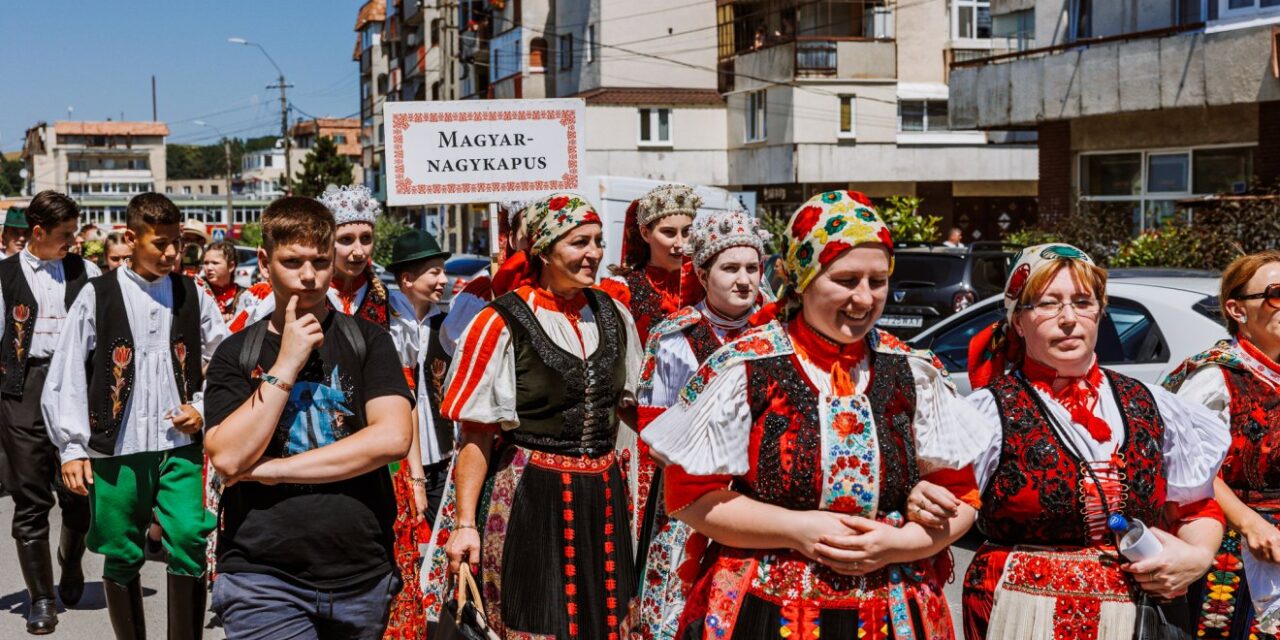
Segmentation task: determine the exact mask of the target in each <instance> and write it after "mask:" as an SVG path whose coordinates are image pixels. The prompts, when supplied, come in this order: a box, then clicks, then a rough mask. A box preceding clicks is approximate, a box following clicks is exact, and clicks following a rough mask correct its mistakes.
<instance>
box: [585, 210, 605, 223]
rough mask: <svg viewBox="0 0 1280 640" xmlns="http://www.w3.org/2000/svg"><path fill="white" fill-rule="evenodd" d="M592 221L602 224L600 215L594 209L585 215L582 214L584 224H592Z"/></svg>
mask: <svg viewBox="0 0 1280 640" xmlns="http://www.w3.org/2000/svg"><path fill="white" fill-rule="evenodd" d="M591 223H595V224H602V223H601V222H600V216H598V215H596V212H594V211H588V212H587V213H586V214H585V215H583V216H582V224H591Z"/></svg>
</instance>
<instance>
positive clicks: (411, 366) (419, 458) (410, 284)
mask: <svg viewBox="0 0 1280 640" xmlns="http://www.w3.org/2000/svg"><path fill="white" fill-rule="evenodd" d="M449 256H450V254H449V253H448V252H446V251H442V250H441V249H440V245H439V244H438V243H437V242H436V239H435V238H433V237H432V236H431V234H429V233H427V232H426V231H421V230H414V231H409V232H408V233H405V234H404V235H402V236H400V237H399V238H396V241H395V244H393V245H392V247H391V263H390V264H388V265H387V268H388V269H390V270H391V272H392V273H394V274H395V276H396V283H397V284H398V285H399V286H400V293H401V294H403V297H400V296H396V297H393V300H399V301H400V303H401V304H402V305H405V308H402V309H398V311H399V314H400V315H399V317H398V318H395V319H394V320H392V323H391V337H392V339H393V340H394V341H395V343H396V348H397V350H399V352H400V358H401V362H402V363H403V365H404V368H405V375H406V376H408V377H409V379H410V380H411V381H412V383H413V385H414V393H416V394H417V398H416V407H417V411H418V429H417V430H416V431H415V432H414V434H413V445H412V447H411V448H410V449H409V475H410V478H411V479H412V480H411V481H412V482H413V496H414V507H415V509H416V514H417V515H419V516H420V517H422V518H425V519H426V520H427V521H428V522H429V523H431V524H434V520H435V514H436V511H437V510H438V509H439V507H440V497H441V495H442V494H443V493H444V485H445V480H446V479H447V474H448V470H449V460H450V459H451V458H452V457H453V448H454V442H455V436H454V427H453V423H452V422H450V421H449V420H448V419H446V418H444V417H443V416H441V415H440V401H441V399H442V395H443V389H444V376H445V373H446V372H448V370H449V360H450V359H449V354H448V352H446V351H445V350H444V348H443V347H442V346H441V344H440V325H441V324H442V323H443V322H444V319H445V315H446V314H444V313H442V312H441V311H440V308H439V307H438V303H439V302H440V299H441V297H443V296H444V290H445V287H447V286H448V284H449V278H448V276H447V275H445V270H444V262H445V260H448V259H449ZM423 542H425V541H423Z"/></svg>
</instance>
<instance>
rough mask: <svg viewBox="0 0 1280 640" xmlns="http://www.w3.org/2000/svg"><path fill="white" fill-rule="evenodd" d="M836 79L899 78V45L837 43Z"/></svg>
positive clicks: (855, 42)
mask: <svg viewBox="0 0 1280 640" xmlns="http://www.w3.org/2000/svg"><path fill="white" fill-rule="evenodd" d="M836 77H839V78H848V79H875V80H886V79H893V78H896V77H898V46H897V43H894V42H861V41H853V42H839V43H836Z"/></svg>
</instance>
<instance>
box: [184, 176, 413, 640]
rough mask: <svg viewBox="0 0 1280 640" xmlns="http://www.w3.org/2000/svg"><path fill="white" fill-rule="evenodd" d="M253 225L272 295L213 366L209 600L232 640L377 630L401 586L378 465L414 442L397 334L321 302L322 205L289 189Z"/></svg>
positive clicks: (326, 250)
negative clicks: (216, 477) (213, 537)
mask: <svg viewBox="0 0 1280 640" xmlns="http://www.w3.org/2000/svg"><path fill="white" fill-rule="evenodd" d="M262 235H263V247H262V248H261V249H259V250H258V253H259V255H258V259H259V261H260V262H261V263H262V264H264V265H266V267H267V269H266V270H267V274H268V277H269V278H270V281H271V285H272V289H273V295H274V296H275V298H276V300H275V302H276V310H275V311H274V312H273V313H272V315H271V316H270V317H269V318H267V319H264V320H262V321H260V322H259V323H257V324H254V325H251V326H249V327H248V328H246V329H245V330H244V331H242V332H240V333H237V334H235V335H234V336H232V337H231V338H230V339H228V340H227V341H226V342H224V343H223V344H222V346H221V347H220V348H219V349H218V351H217V353H216V354H215V355H214V357H213V360H212V362H210V364H209V371H208V374H207V376H206V378H207V387H206V393H205V413H206V417H207V423H208V424H210V425H213V426H212V427H210V428H209V431H208V433H207V435H206V437H205V451H206V453H208V455H209V460H210V461H211V463H212V464H213V467H214V468H215V469H216V470H217V471H218V473H219V474H221V475H222V476H223V477H224V478H226V479H227V485H228V486H227V489H226V491H225V492H224V493H223V495H222V503H221V516H222V530H221V532H220V534H219V538H218V553H217V562H218V565H217V569H218V572H219V577H218V579H217V580H216V581H215V582H214V589H213V599H212V608H213V610H214V611H217V612H218V613H219V614H220V615H221V616H222V622H223V625H224V629H225V630H226V632H227V637H228V638H233V639H234V638H242V637H243V638H250V637H252V638H260V637H290V638H292V637H319V638H370V639H374V638H380V637H381V636H382V633H383V630H384V627H385V626H386V623H387V613H388V607H389V605H390V603H391V600H392V598H393V597H394V596H395V595H396V593H397V592H398V591H399V589H400V586H401V582H400V577H399V575H398V572H397V571H396V565H395V561H394V555H393V552H392V548H393V533H392V525H393V523H394V522H395V517H396V503H395V495H394V492H393V489H392V486H391V478H390V475H389V474H388V472H387V465H388V464H389V463H391V462H394V461H397V460H401V459H403V458H404V457H405V456H406V455H407V454H408V452H409V445H410V442H411V438H412V433H413V432H412V428H413V419H412V413H411V411H412V400H411V398H412V395H411V394H410V392H409V388H408V384H407V383H406V382H405V379H404V375H403V373H402V372H401V371H400V369H399V368H398V367H389V366H386V364H385V363H387V362H398V361H399V359H398V357H397V354H396V350H395V347H394V345H393V344H392V341H391V337H390V335H388V334H387V333H386V332H385V331H383V330H382V329H380V328H379V327H377V326H375V325H373V324H370V323H369V322H367V321H364V320H360V319H358V318H353V317H351V316H343V315H342V314H338V313H335V312H333V311H331V310H330V309H329V308H328V306H327V304H326V299H325V292H326V291H327V290H328V288H329V280H330V278H331V277H332V275H333V235H334V220H333V215H332V214H331V213H330V212H329V210H328V209H326V208H325V207H324V205H322V204H320V203H319V202H317V201H315V200H311V199H309V198H298V197H290V198H282V199H280V200H277V201H276V202H274V203H272V204H271V206H269V207H267V209H266V211H264V212H263V214H262ZM255 354H256V356H257V357H254V355H255Z"/></svg>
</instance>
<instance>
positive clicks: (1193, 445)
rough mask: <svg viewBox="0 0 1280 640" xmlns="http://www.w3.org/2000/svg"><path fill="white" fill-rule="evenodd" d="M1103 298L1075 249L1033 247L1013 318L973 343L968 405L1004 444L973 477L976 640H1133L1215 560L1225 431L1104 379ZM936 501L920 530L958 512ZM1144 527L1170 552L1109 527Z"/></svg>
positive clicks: (968, 624)
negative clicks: (1143, 623)
mask: <svg viewBox="0 0 1280 640" xmlns="http://www.w3.org/2000/svg"><path fill="white" fill-rule="evenodd" d="M1106 284H1107V273H1106V271H1104V270H1102V269H1101V268H1099V267H1097V266H1096V265H1094V263H1093V260H1091V259H1090V258H1089V256H1088V255H1086V254H1085V253H1084V252H1082V251H1080V250H1079V249H1076V248H1075V247H1072V246H1069V245H1063V244H1048V245H1039V246H1034V247H1028V248H1026V249H1024V250H1023V251H1022V252H1021V253H1020V254H1018V256H1017V257H1016V258H1015V260H1014V268H1013V271H1012V272H1011V274H1010V276H1009V279H1008V282H1007V284H1006V285H1005V292H1004V306H1005V312H1006V316H1005V319H1004V320H1001V321H1000V322H999V323H997V324H996V325H994V326H993V327H991V328H989V329H987V330H986V331H983V332H981V333H979V334H978V335H977V336H975V337H974V339H973V341H972V342H971V343H970V355H969V366H970V371H969V378H970V380H971V381H972V382H973V386H974V388H975V389H979V390H978V391H976V392H974V393H973V395H971V396H970V397H969V398H968V399H969V401H970V402H971V403H972V404H973V406H974V407H976V408H977V409H978V412H979V413H980V414H981V415H982V419H983V421H984V422H985V423H986V424H987V425H989V427H990V428H989V431H988V432H991V433H994V434H995V437H993V438H992V439H991V441H990V443H989V444H988V446H987V448H986V451H984V452H983V454H982V455H981V456H980V457H979V459H978V461H977V463H976V464H975V466H974V468H975V470H976V472H977V474H978V475H977V481H978V486H979V487H981V488H982V491H983V493H982V507H981V509H980V511H979V513H978V522H977V524H978V529H979V531H981V532H982V534H983V535H984V536H985V537H986V542H985V543H984V544H983V545H982V547H981V548H979V549H978V552H977V554H976V555H975V556H974V559H973V563H972V564H971V565H970V567H969V571H968V573H967V575H966V576H965V582H964V618H965V636H966V637H967V638H972V639H975V640H976V639H979V638H1001V639H1004V638H1019V639H1027V640H1040V639H1044V640H1048V639H1050V638H1079V639H1080V640H1093V639H1098V640H1129V639H1130V638H1132V637H1133V633H1134V626H1135V620H1136V613H1137V608H1136V606H1135V603H1136V602H1137V600H1138V596H1139V594H1141V593H1142V592H1144V591H1145V592H1147V593H1149V594H1152V595H1153V596H1156V597H1157V598H1165V599H1167V598H1174V597H1177V596H1179V595H1180V594H1181V593H1183V592H1184V591H1186V588H1187V586H1188V585H1190V584H1191V583H1192V582H1193V581H1194V580H1196V579H1197V578H1199V577H1200V576H1202V575H1204V572H1205V570H1206V569H1208V568H1209V565H1210V563H1211V561H1212V559H1213V553H1214V551H1215V550H1216V549H1217V548H1218V541H1219V539H1220V538H1221V536H1222V521H1221V512H1220V511H1218V510H1217V509H1216V507H1215V506H1214V503H1213V479H1214V474H1215V473H1216V472H1217V469H1218V464H1219V463H1220V462H1221V461H1222V456H1223V454H1224V453H1225V452H1226V448H1227V443H1228V437H1227V431H1226V428H1225V426H1223V424H1222V423H1221V421H1220V420H1218V419H1217V418H1216V417H1215V416H1214V415H1213V414H1212V413H1210V412H1209V411H1208V410H1206V409H1205V408H1204V407H1202V406H1199V405H1195V404H1193V403H1189V402H1186V401H1184V400H1182V399H1180V398H1178V397H1176V396H1174V395H1173V394H1171V393H1169V392H1167V391H1165V390H1163V389H1161V388H1159V387H1156V386H1152V385H1148V384H1145V383H1142V382H1139V381H1137V380H1134V379H1133V378H1129V377H1127V376H1124V375H1121V374H1119V373H1116V372H1114V371H1109V370H1106V369H1101V368H1099V366H1098V363H1097V357H1096V356H1095V355H1094V345H1095V344H1096V343H1097V340H1098V329H1099V325H1100V323H1101V322H1100V321H1102V320H1103V319H1104V316H1103V311H1104V309H1105V308H1106V301H1107V298H1106ZM1006 366H1008V367H1010V368H1011V369H1010V370H1009V371H1008V372H1007V373H1006ZM937 493H939V492H937V491H936V490H935V488H932V487H929V486H928V485H927V484H922V485H921V486H920V487H918V490H917V492H915V493H913V494H912V497H911V498H910V499H909V502H910V503H911V504H912V507H911V509H910V512H911V518H912V519H913V520H917V521H920V522H922V523H925V524H929V523H931V522H932V515H931V514H933V513H945V510H944V509H940V508H939V505H936V504H932V500H930V499H929V498H928V497H927V496H929V495H936V494H937ZM1133 521H1141V522H1142V523H1143V524H1145V525H1146V526H1147V527H1148V528H1149V529H1150V530H1151V531H1152V532H1153V535H1154V536H1155V537H1156V538H1157V539H1158V541H1159V543H1160V546H1161V550H1160V552H1159V553H1158V554H1156V555H1154V556H1150V557H1147V558H1146V559H1142V560H1141V561H1137V562H1128V561H1127V560H1125V559H1124V558H1122V557H1120V556H1119V555H1118V553H1117V551H1116V537H1115V536H1114V535H1113V533H1112V529H1120V531H1121V532H1123V531H1124V530H1125V525H1126V523H1131V522H1133Z"/></svg>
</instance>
